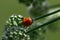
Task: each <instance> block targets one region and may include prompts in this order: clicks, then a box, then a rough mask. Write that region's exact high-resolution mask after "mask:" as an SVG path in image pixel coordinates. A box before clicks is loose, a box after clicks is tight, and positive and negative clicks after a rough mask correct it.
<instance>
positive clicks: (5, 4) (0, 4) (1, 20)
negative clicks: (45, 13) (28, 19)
mask: <svg viewBox="0 0 60 40" xmlns="http://www.w3.org/2000/svg"><path fill="white" fill-rule="evenodd" d="M48 1H49V5H55V4H58V3H60V0H48ZM12 14H21V15H23V16H29V14H28V13H27V10H26V6H25V5H23V4H19V2H18V0H0V40H1V37H2V33H3V30H4V24H5V21H6V20H8V18H9V17H10V16H11V15H12ZM51 25H52V26H54V27H56V28H58V29H57V30H56V31H51V30H47V33H46V39H47V40H60V21H57V22H55V23H53V24H51ZM51 25H50V26H51ZM52 26H51V27H52Z"/></svg>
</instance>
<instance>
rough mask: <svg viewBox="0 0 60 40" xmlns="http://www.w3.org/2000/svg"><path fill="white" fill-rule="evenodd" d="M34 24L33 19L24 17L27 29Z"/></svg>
mask: <svg viewBox="0 0 60 40" xmlns="http://www.w3.org/2000/svg"><path fill="white" fill-rule="evenodd" d="M32 22H33V21H32V19H31V18H30V17H27V18H26V17H24V18H23V25H24V26H26V27H27V26H29V25H31V24H32Z"/></svg>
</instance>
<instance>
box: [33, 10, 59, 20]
mask: <svg viewBox="0 0 60 40" xmlns="http://www.w3.org/2000/svg"><path fill="white" fill-rule="evenodd" d="M59 11H60V9H58V10H56V11H54V12H52V13H48V14H45V15H42V16H39V17H36V18H34V19H33V21H36V20H39V19H41V18H44V17H47V16H50V15H53V14H56V13H57V12H59Z"/></svg>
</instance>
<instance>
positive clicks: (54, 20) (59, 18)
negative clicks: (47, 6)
mask: <svg viewBox="0 0 60 40" xmlns="http://www.w3.org/2000/svg"><path fill="white" fill-rule="evenodd" d="M57 20H60V17H58V18H55V19H53V20H51V21H48V22H46V23H43V24H42V25H40V26H38V27H36V28H33V29H31V30H29V31H27V33H29V32H32V31H34V30H37V29H39V28H41V27H44V26H46V25H48V24H51V23H53V22H56V21H57Z"/></svg>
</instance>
